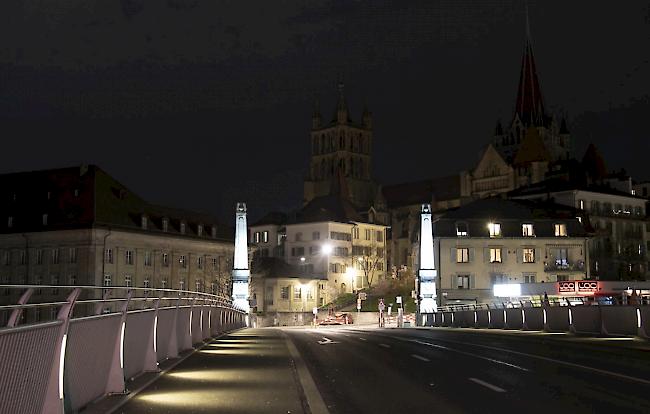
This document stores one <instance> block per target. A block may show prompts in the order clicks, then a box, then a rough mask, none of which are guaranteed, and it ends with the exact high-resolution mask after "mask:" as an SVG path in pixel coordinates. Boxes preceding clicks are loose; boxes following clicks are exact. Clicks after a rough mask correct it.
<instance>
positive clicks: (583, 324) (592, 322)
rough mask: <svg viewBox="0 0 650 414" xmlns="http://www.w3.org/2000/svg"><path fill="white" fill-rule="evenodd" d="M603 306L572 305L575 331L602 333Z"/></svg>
mask: <svg viewBox="0 0 650 414" xmlns="http://www.w3.org/2000/svg"><path fill="white" fill-rule="evenodd" d="M602 308H603V306H572V307H571V319H572V322H573V328H572V330H573V332H577V333H588V334H593V335H600V334H601V331H602V321H601V317H600V316H601V311H602Z"/></svg>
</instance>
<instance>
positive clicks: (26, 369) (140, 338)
mask: <svg viewBox="0 0 650 414" xmlns="http://www.w3.org/2000/svg"><path fill="white" fill-rule="evenodd" d="M45 289H52V290H51V291H50V292H57V294H58V295H59V298H60V300H53V301H49V302H34V303H31V302H30V299H32V298H34V297H36V296H39V295H34V293H35V292H39V291H41V292H42V291H43V290H45ZM0 290H2V291H3V292H8V291H10V290H18V291H19V292H20V293H21V295H20V298H19V299H18V300H17V302H16V303H12V304H6V305H0V312H2V313H5V314H8V317H6V319H7V322H6V326H4V327H0V372H1V373H2V375H0V390H2V394H3V397H2V398H1V399H0V413H23V412H25V413H27V412H29V413H38V412H40V413H57V414H59V413H62V412H77V411H78V410H79V409H81V408H83V407H85V406H86V405H88V404H89V403H91V402H92V401H95V400H97V399H98V398H101V397H103V396H105V395H107V394H112V393H125V392H127V390H126V387H125V385H126V382H127V381H128V380H129V379H132V378H134V377H136V376H138V375H140V374H142V373H144V372H152V371H153V372H155V371H158V364H159V363H160V362H162V361H164V360H166V359H169V358H176V357H178V355H179V353H180V352H182V351H184V350H188V349H192V347H193V345H194V344H201V343H203V342H204V341H205V340H207V339H209V338H211V337H213V336H216V335H218V334H220V333H222V332H225V331H229V330H232V329H237V328H241V327H244V326H245V325H246V322H247V321H246V315H245V313H244V312H243V311H241V310H239V309H237V308H235V307H233V305H232V302H231V301H230V299H229V298H224V297H220V296H215V295H210V294H206V293H202V292H191V291H180V290H173V289H151V288H133V287H124V286H122V287H97V286H42V285H0ZM50 296H51V295H50ZM4 297H5V298H7V297H8V296H6V295H5V296H4ZM63 298H64V299H63ZM47 309H50V310H52V309H53V310H54V311H53V312H51V313H50V314H51V315H53V317H52V318H47V316H46V318H45V319H51V320H46V321H40V322H39V321H34V323H24V321H25V320H29V319H30V318H25V317H24V315H25V313H26V312H27V313H29V312H31V313H33V314H38V315H42V314H43V313H44V312H43V310H47ZM37 311H38V312H37ZM45 314H46V315H47V312H45Z"/></svg>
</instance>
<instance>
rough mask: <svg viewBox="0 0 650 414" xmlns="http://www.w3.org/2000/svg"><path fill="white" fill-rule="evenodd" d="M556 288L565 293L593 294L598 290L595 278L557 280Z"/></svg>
mask: <svg viewBox="0 0 650 414" xmlns="http://www.w3.org/2000/svg"><path fill="white" fill-rule="evenodd" d="M557 290H558V292H560V293H562V294H565V295H571V294H573V295H575V294H581V295H593V294H594V293H595V292H598V282H597V281H595V280H567V281H564V282H557Z"/></svg>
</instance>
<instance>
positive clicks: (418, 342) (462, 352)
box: [413, 339, 529, 372]
mask: <svg viewBox="0 0 650 414" xmlns="http://www.w3.org/2000/svg"><path fill="white" fill-rule="evenodd" d="M413 342H415V343H416V344H420V345H427V346H431V347H434V348H439V349H444V350H446V351H452V352H456V353H459V354H462V355H467V356H471V357H474V358H479V359H484V360H486V361H490V362H494V363H495V364H501V365H505V366H507V367H510V368H515V369H520V370H522V371H526V372H528V371H529V369H528V368H524V367H520V366H519V365H515V364H511V363H509V362H505V361H501V360H499V359H493V358H488V357H484V356H480V355H476V354H472V353H470V352H465V351H461V350H458V349H453V348H449V347H446V346H442V345H438V344H432V343H430V342H424V341H418V340H417V339H414V340H413Z"/></svg>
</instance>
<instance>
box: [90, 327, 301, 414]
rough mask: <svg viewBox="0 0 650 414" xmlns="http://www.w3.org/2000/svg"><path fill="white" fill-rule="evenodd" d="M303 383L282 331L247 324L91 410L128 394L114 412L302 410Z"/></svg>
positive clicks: (113, 404) (94, 408) (92, 409)
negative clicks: (141, 385)
mask: <svg viewBox="0 0 650 414" xmlns="http://www.w3.org/2000/svg"><path fill="white" fill-rule="evenodd" d="M299 384H300V383H299V381H297V376H296V373H295V369H294V365H293V360H292V358H291V354H290V352H289V349H288V347H287V343H286V340H285V338H284V336H283V335H282V332H281V331H280V330H276V329H246V330H241V331H237V332H234V333H231V334H227V335H224V336H221V337H219V338H217V339H215V340H213V341H212V342H210V343H209V344H208V345H206V346H205V347H203V348H202V349H200V350H198V351H196V352H194V353H193V354H192V355H190V356H189V357H187V359H185V360H184V361H182V362H181V363H180V364H178V365H176V366H175V367H173V368H172V369H170V370H169V371H168V372H166V373H164V374H163V375H162V376H160V378H158V379H157V380H156V381H155V382H153V383H152V384H151V385H149V386H148V387H146V388H145V389H143V390H142V391H140V392H138V393H137V394H135V395H133V396H132V397H131V398H129V396H127V397H126V398H125V397H109V398H108V399H107V400H106V401H102V402H100V403H99V404H98V405H97V406H96V407H89V410H87V411H88V412H106V410H107V409H108V406H110V405H112V406H115V405H116V404H119V402H120V399H128V401H126V403H125V404H123V405H121V406H119V407H118V408H117V409H116V410H115V411H114V412H117V413H147V412H150V413H201V412H210V413H233V414H236V413H302V412H304V409H303V401H304V398H303V397H302V395H303V393H302V388H301V387H300V385H299ZM111 399H112V401H111ZM100 405H101V406H100Z"/></svg>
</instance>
